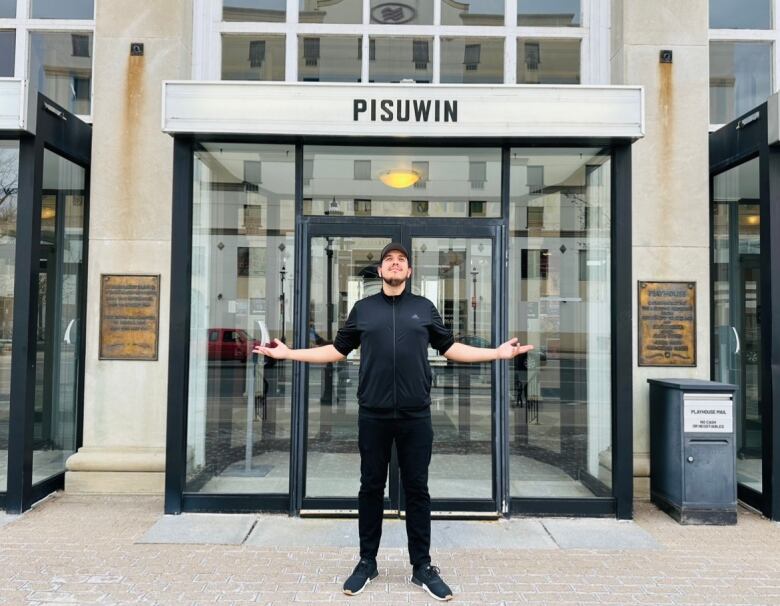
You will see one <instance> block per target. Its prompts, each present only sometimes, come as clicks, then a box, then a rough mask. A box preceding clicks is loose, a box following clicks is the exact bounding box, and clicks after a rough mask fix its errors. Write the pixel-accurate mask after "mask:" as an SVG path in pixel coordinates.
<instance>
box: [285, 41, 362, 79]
mask: <svg viewBox="0 0 780 606" xmlns="http://www.w3.org/2000/svg"><path fill="white" fill-rule="evenodd" d="M355 44H357V47H358V56H355V54H354V51H353V49H354V48H355ZM361 44H362V40H361V39H360V38H359V37H358V38H355V37H354V36H322V37H318V38H313V37H310V36H300V37H299V38H298V80H299V81H302V82H360V63H361V61H360V56H359V55H360V51H361V50H362V48H361Z"/></svg>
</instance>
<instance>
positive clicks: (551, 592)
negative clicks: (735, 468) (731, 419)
mask: <svg viewBox="0 0 780 606" xmlns="http://www.w3.org/2000/svg"><path fill="white" fill-rule="evenodd" d="M636 510H637V511H636V524H632V523H628V525H627V526H626V527H625V528H626V529H629V528H638V529H639V530H643V531H646V533H648V534H649V535H650V536H651V537H652V539H654V541H655V542H654V546H653V547H650V548H648V546H647V545H641V546H638V547H632V546H630V545H629V547H627V548H624V549H608V548H605V546H604V541H602V545H601V548H598V549H581V548H572V547H571V545H568V544H567V537H568V540H570V541H573V543H572V544H573V545H575V546H576V545H577V544H578V543H577V541H579V540H581V538H582V537H580V539H577V536H578V535H582V534H587V532H585V533H583V529H588V528H592V527H593V526H592V523H593V521H592V520H590V521H588V520H583V521H571V522H570V521H564V520H517V521H519V522H523V523H524V524H526V525H527V523H528V522H533V523H534V524H540V525H541V526H542V527H544V528H546V529H547V530H548V532H550V538H551V540H552V544H550V545H549V546H548V547H544V546H540V545H529V546H528V547H526V546H524V545H523V544H522V536H523V531H519V532H518V534H519V536H520V539H521V541H520V542H519V544H517V546H516V547H507V546H506V545H505V544H504V543H503V542H502V543H501V547H495V546H494V547H491V548H462V547H456V548H447V549H444V548H441V549H434V553H433V556H434V563H435V564H437V565H438V566H440V567H441V569H442V573H443V576H444V578H445V579H446V580H447V581H448V582H449V583H450V585H451V586H452V587H453V589H454V590H455V592H456V597H455V600H454V601H453V602H452V603H453V604H480V605H482V604H528V603H535V604H556V605H558V604H602V603H609V604H780V525H778V524H775V523H772V522H769V521H767V520H764V519H762V518H761V517H760V516H758V515H756V514H754V513H751V512H748V511H745V510H741V511H740V518H739V524H738V525H737V526H731V527H702V526H679V525H678V524H677V523H676V522H674V521H673V520H672V519H671V518H669V517H667V516H666V515H665V514H663V513H661V512H659V511H657V510H656V509H655V507H653V506H651V505H650V504H647V503H638V504H637V505H636ZM161 511H162V500H161V499H160V498H156V497H118V496H117V497H95V496H78V495H63V494H57V495H55V496H54V497H52V498H49V499H48V500H46V501H45V502H43V503H41V504H40V505H38V506H37V507H35V508H34V509H33V510H31V511H30V512H28V513H26V514H25V515H23V516H21V517H18V518H12V519H10V520H6V521H8V523H6V524H5V525H3V526H0V603H2V604H31V605H38V604H246V603H256V604H315V603H320V602H335V603H338V604H350V605H358V604H375V603H378V604H393V605H395V604H425V603H431V602H432V600H431V599H430V598H429V596H427V595H426V594H424V593H423V592H421V591H420V590H419V589H418V588H416V587H414V586H412V585H410V584H409V583H408V582H407V580H406V579H407V576H408V574H409V566H408V564H407V556H406V551H405V549H403V548H401V547H386V548H383V549H382V550H381V551H380V556H379V568H380V577H379V579H377V581H375V582H374V583H372V584H371V585H369V587H368V588H367V589H366V591H365V592H364V593H362V594H361V595H359V596H356V597H351V598H350V597H347V596H344V595H343V594H341V592H340V587H341V583H342V582H343V580H344V578H345V575H346V574H348V573H349V572H350V570H351V568H352V566H353V565H354V563H355V553H356V548H353V547H332V546H331V547H327V546H308V547H303V546H296V547H292V546H289V545H283V544H277V545H275V546H268V544H267V543H266V542H264V540H263V538H262V537H263V533H261V534H260V535H257V537H256V538H257V540H256V541H255V542H254V543H251V544H250V541H249V540H245V538H246V537H245V536H244V537H242V538H241V540H242V541H243V542H242V543H241V544H235V545H215V544H211V545H208V544H159V543H140V542H139V541H140V540H141V539H142V538H143V537H144V536H145V535H147V533H149V532H150V530H151V529H152V528H154V527H155V526H157V525H158V524H159V523H160V520H161V519H162V518H163V516H162V515H161V513H160V512H161ZM267 518H268V516H259V517H258V520H256V521H254V522H253V523H252V524H253V527H254V528H262V527H264V525H263V524H262V522H263V521H264V520H266V519H267ZM169 519H170V518H169ZM276 520H277V521H278V523H279V524H280V525H281V524H283V523H287V521H288V519H287V518H285V517H283V516H282V517H279V518H277V519H276ZM271 521H272V522H273V521H274V520H273V519H272V520H271ZM305 522H306V520H294V521H293V524H303V523H305ZM355 523H356V522H355ZM445 523H446V524H452V522H445ZM512 523H515V520H513V521H512ZM483 524H484V522H483ZM493 524H499V523H495V522H494V523H493ZM238 526H240V524H239V525H238ZM265 526H267V524H266V525H265ZM522 527H523V526H522V525H521V526H518V528H522ZM505 528H510V526H506V527H505ZM611 528H612V527H611ZM551 529H552V530H551ZM613 529H614V528H613ZM493 531H495V529H494V530H493ZM435 533H436V531H434V547H435V546H436V543H437V537H436V535H435ZM252 534H255V530H252ZM641 534H644V533H641ZM249 536H251V535H249ZM528 536H529V537H530V536H531V535H530V534H529V535H528ZM588 540H592V537H591V539H588ZM441 542H442V543H445V542H446V541H443V540H442V541H441ZM579 544H582V543H579ZM434 603H435V602H434Z"/></svg>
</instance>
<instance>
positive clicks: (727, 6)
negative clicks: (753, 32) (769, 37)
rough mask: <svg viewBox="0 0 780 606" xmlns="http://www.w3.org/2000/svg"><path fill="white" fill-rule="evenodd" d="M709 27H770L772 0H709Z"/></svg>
mask: <svg viewBox="0 0 780 606" xmlns="http://www.w3.org/2000/svg"><path fill="white" fill-rule="evenodd" d="M710 29H772V0H740V1H739V2H734V0H710Z"/></svg>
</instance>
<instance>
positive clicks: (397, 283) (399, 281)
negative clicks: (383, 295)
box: [382, 276, 406, 288]
mask: <svg viewBox="0 0 780 606" xmlns="http://www.w3.org/2000/svg"><path fill="white" fill-rule="evenodd" d="M382 280H383V281H384V283H385V284H387V285H388V286H392V287H393V288H395V287H396V286H401V284H403V283H404V282H406V278H386V277H385V276H382Z"/></svg>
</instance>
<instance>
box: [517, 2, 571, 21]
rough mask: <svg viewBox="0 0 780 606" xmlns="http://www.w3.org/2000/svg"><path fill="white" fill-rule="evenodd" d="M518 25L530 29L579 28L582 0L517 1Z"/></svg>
mask: <svg viewBox="0 0 780 606" xmlns="http://www.w3.org/2000/svg"><path fill="white" fill-rule="evenodd" d="M517 24H518V25H524V26H529V27H579V26H580V24H581V17H580V0H517Z"/></svg>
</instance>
